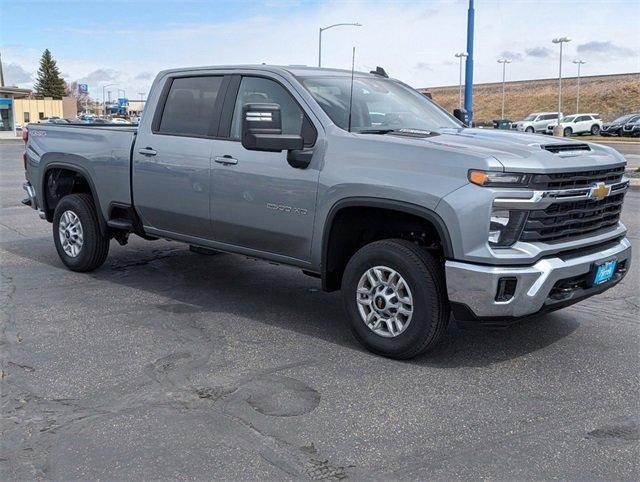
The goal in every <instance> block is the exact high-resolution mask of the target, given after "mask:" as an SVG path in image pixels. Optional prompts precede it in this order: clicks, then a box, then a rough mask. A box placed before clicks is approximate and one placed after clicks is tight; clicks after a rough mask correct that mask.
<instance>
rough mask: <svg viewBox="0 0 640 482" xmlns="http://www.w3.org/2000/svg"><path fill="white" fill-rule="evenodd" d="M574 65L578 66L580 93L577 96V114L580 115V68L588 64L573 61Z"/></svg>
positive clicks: (583, 61) (581, 61)
mask: <svg viewBox="0 0 640 482" xmlns="http://www.w3.org/2000/svg"><path fill="white" fill-rule="evenodd" d="M573 63H574V64H576V65H577V66H578V92H577V95H576V114H578V113H580V66H581V65H582V64H586V63H587V62H586V61H585V60H582V59H580V60H574V61H573Z"/></svg>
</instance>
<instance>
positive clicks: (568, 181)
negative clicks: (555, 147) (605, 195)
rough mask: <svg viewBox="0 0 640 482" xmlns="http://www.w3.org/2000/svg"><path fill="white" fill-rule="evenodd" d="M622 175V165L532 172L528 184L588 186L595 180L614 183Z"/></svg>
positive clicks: (558, 186)
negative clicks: (607, 167)
mask: <svg viewBox="0 0 640 482" xmlns="http://www.w3.org/2000/svg"><path fill="white" fill-rule="evenodd" d="M623 175H624V166H621V167H614V168H611V169H598V170H594V171H581V172H561V173H555V174H534V175H532V176H531V181H530V183H529V186H528V187H530V188H531V189H536V190H546V189H575V188H581V187H590V186H591V185H593V184H594V183H596V182H604V183H605V184H615V183H616V182H620V180H621V179H622V176H623Z"/></svg>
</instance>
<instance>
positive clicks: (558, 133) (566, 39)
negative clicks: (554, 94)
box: [552, 37, 571, 136]
mask: <svg viewBox="0 0 640 482" xmlns="http://www.w3.org/2000/svg"><path fill="white" fill-rule="evenodd" d="M552 42H553V43H554V44H560V67H559V69H558V124H557V125H556V127H555V129H554V132H553V135H554V136H562V134H563V132H562V127H561V126H560V121H561V120H562V119H561V118H560V115H561V114H560V112H562V44H563V43H565V42H571V39H570V38H569V37H556V38H554V39H553V40H552Z"/></svg>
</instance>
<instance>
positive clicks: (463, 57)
mask: <svg viewBox="0 0 640 482" xmlns="http://www.w3.org/2000/svg"><path fill="white" fill-rule="evenodd" d="M468 56H469V54H468V53H467V52H458V53H457V54H455V57H457V58H458V59H460V80H459V82H458V86H459V87H458V98H459V99H458V102H459V104H460V108H461V109H462V59H466V58H467V57H468Z"/></svg>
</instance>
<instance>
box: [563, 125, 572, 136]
mask: <svg viewBox="0 0 640 482" xmlns="http://www.w3.org/2000/svg"><path fill="white" fill-rule="evenodd" d="M563 134H564V136H565V137H571V136H572V135H573V130H572V129H571V127H565V129H564V133H563Z"/></svg>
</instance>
